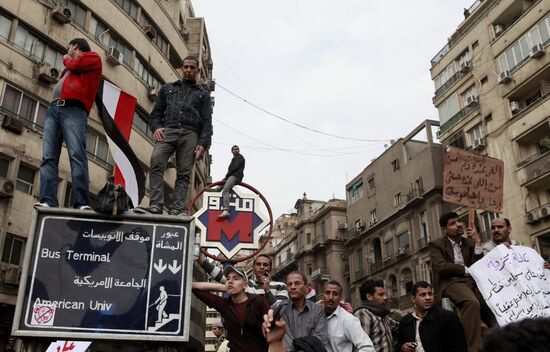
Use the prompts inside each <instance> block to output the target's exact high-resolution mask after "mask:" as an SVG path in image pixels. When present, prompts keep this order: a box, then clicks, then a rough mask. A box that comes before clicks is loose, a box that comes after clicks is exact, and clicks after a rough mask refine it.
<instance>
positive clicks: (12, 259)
mask: <svg viewBox="0 0 550 352" xmlns="http://www.w3.org/2000/svg"><path fill="white" fill-rule="evenodd" d="M24 245H25V240H24V239H22V238H20V237H17V236H15V235H12V234H11V233H6V240H5V241H4V249H3V250H2V261H3V262H4V263H8V264H13V265H19V264H20V263H21V257H22V254H23V248H24Z"/></svg>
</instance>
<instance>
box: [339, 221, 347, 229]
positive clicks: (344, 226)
mask: <svg viewBox="0 0 550 352" xmlns="http://www.w3.org/2000/svg"><path fill="white" fill-rule="evenodd" d="M339 227H340V228H341V229H342V230H347V228H348V224H347V223H346V222H343V223H341V224H340V226H339Z"/></svg>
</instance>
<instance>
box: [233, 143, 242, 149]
mask: <svg viewBox="0 0 550 352" xmlns="http://www.w3.org/2000/svg"><path fill="white" fill-rule="evenodd" d="M233 148H238V149H241V148H239V146H238V145H236V144H235V145H234V146H232V147H231V149H233Z"/></svg>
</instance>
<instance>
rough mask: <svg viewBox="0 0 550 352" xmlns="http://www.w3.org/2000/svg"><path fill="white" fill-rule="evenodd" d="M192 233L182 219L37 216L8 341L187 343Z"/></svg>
mask: <svg viewBox="0 0 550 352" xmlns="http://www.w3.org/2000/svg"><path fill="white" fill-rule="evenodd" d="M84 214H85V215H84ZM193 234H194V226H193V223H192V221H191V218H189V217H174V216H162V215H161V216H139V215H135V214H128V215H123V216H121V217H117V218H111V217H109V216H105V215H103V214H99V213H95V212H86V213H83V212H81V211H75V210H72V209H56V208H44V209H43V208H40V209H38V212H35V218H34V223H33V226H31V233H30V235H29V239H28V243H27V255H26V256H25V264H24V268H23V277H22V280H21V285H20V288H19V295H18V302H17V308H16V312H15V319H14V324H13V332H12V333H13V335H16V336H33V337H36V336H41V337H56V338H69V339H71V338H79V339H110V340H112V339H126V340H149V341H178V342H184V341H187V340H188V338H189V317H190V289H191V285H190V282H191V276H192V262H191V257H190V255H189V253H190V246H192V241H190V239H192V238H193V237H194V236H193Z"/></svg>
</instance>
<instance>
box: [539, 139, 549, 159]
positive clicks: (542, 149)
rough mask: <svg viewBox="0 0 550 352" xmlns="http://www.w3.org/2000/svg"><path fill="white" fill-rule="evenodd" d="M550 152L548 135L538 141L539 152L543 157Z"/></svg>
mask: <svg viewBox="0 0 550 352" xmlns="http://www.w3.org/2000/svg"><path fill="white" fill-rule="evenodd" d="M549 150H550V136H548V135H546V136H544V137H542V138H541V139H539V140H538V141H537V152H538V153H539V155H542V154H544V153H546V152H547V151H549Z"/></svg>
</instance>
